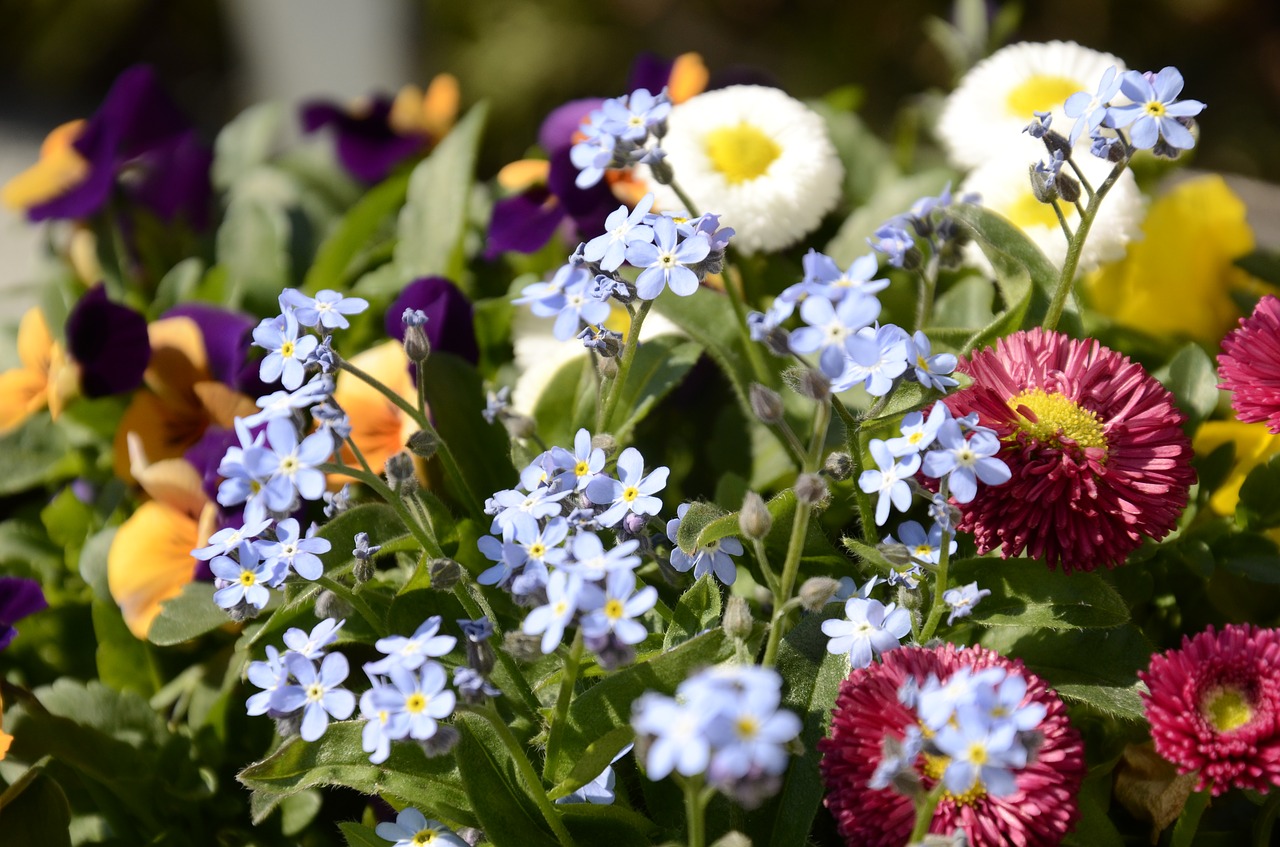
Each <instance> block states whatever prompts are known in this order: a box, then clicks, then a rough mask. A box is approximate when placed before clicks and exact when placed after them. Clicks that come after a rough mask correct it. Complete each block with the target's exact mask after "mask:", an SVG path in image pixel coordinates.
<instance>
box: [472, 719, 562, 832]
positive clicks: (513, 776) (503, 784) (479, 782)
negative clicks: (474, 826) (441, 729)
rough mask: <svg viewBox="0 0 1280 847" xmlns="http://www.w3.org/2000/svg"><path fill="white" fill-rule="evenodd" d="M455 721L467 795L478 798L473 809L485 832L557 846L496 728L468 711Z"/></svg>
mask: <svg viewBox="0 0 1280 847" xmlns="http://www.w3.org/2000/svg"><path fill="white" fill-rule="evenodd" d="M455 725H456V726H457V728H458V732H459V733H460V734H461V736H462V737H461V739H460V740H459V742H458V748H457V751H456V752H455V753H454V757H455V758H456V759H457V760H458V770H459V771H460V772H461V774H462V784H463V785H464V786H465V787H466V790H467V795H468V796H469V797H474V798H477V800H478V801H479V802H476V803H475V812H476V817H477V818H478V819H479V821H480V828H481V829H483V830H484V832H485V837H486V838H488V839H489V840H490V841H492V842H493V843H494V844H521V845H530V847H542V845H545V847H555V845H556V839H555V838H554V837H553V836H552V834H551V831H550V829H549V827H548V825H547V822H546V821H545V820H543V818H542V813H541V812H540V811H539V810H538V807H537V806H536V805H535V804H534V802H533V800H532V799H530V797H529V796H528V794H526V793H525V790H524V789H523V787H521V783H520V778H519V776H518V774H517V771H516V765H515V761H514V760H513V759H512V758H511V755H512V754H511V752H510V751H509V750H507V747H506V745H504V744H503V743H502V740H501V739H500V738H499V737H498V734H497V732H496V731H494V729H493V727H492V726H490V725H489V724H488V722H487V721H485V720H484V719H483V718H481V717H479V716H477V715H472V714H467V713H463V714H460V715H458V717H457V720H456V722H455ZM480 798H483V799H482V800H481V799H480Z"/></svg>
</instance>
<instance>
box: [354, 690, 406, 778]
mask: <svg viewBox="0 0 1280 847" xmlns="http://www.w3.org/2000/svg"><path fill="white" fill-rule="evenodd" d="M387 687H388V686H386V685H382V684H376V683H375V685H374V686H373V688H370V689H369V690H368V691H366V692H364V693H363V694H361V695H360V717H362V718H364V720H365V724H364V729H363V730H361V733H360V747H361V749H362V750H364V751H365V752H366V753H368V754H369V761H370V762H372V763H373V764H375V765H380V764H382V763H383V762H385V761H386V760H387V757H389V756H390V755H391V742H392V741H397V740H399V739H401V738H404V737H405V736H406V735H407V734H408V732H409V730H408V726H407V724H408V716H407V715H405V714H404V713H403V712H394V713H393V712H392V711H391V710H390V709H388V708H384V707H383V706H382V705H381V701H382V700H384V699H386V696H387V695H386V693H385V692H384V691H383V689H385V688H387Z"/></svg>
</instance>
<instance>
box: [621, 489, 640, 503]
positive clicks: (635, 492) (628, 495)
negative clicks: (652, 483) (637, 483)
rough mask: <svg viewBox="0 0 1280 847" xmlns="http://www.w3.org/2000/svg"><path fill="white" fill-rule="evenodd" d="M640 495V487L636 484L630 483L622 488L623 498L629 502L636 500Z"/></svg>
mask: <svg viewBox="0 0 1280 847" xmlns="http://www.w3.org/2000/svg"><path fill="white" fill-rule="evenodd" d="M639 496H640V489H638V488H636V487H634V486H630V485H629V486H627V487H626V488H624V489H622V499H623V500H625V501H626V502H628V503H633V502H635V499H636V498H637V497H639Z"/></svg>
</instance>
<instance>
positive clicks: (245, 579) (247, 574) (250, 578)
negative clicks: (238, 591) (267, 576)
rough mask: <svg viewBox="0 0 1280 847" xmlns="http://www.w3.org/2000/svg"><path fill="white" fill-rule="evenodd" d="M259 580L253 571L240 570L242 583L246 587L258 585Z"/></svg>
mask: <svg viewBox="0 0 1280 847" xmlns="http://www.w3.org/2000/svg"><path fill="white" fill-rule="evenodd" d="M257 582H258V578H257V577H256V576H254V575H253V573H252V572H251V571H240V584H241V585H243V586H244V587H245V588H248V587H249V586H251V585H256V584H257Z"/></svg>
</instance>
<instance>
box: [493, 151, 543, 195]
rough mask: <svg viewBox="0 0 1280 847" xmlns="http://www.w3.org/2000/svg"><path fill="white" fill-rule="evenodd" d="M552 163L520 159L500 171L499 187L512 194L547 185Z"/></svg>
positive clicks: (541, 160)
mask: <svg viewBox="0 0 1280 847" xmlns="http://www.w3.org/2000/svg"><path fill="white" fill-rule="evenodd" d="M550 173H551V163H550V162H548V161H547V160H546V159H520V160H519V161H516V162H512V163H511V164H509V165H506V166H504V167H503V169H502V170H500V171H498V185H500V186H502V187H503V188H504V189H506V190H507V191H510V192H512V193H515V192H518V191H524V190H525V189H527V188H532V187H533V186H535V185H546V184H547V177H548V176H549V175H550Z"/></svg>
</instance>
